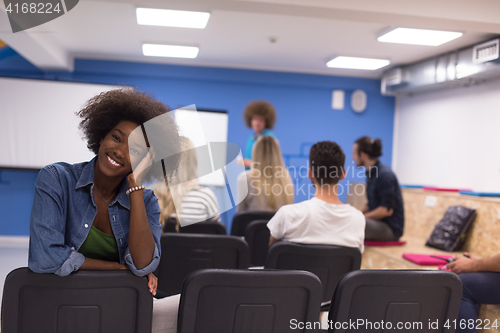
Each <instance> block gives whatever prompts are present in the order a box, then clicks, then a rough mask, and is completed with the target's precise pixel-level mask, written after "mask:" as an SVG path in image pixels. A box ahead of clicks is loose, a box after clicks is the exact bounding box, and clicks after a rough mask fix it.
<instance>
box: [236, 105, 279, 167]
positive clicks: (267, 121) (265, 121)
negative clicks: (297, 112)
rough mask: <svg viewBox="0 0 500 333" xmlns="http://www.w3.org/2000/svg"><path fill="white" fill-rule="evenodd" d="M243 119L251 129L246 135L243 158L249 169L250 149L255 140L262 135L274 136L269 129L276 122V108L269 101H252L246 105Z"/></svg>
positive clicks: (250, 162) (250, 160)
mask: <svg viewBox="0 0 500 333" xmlns="http://www.w3.org/2000/svg"><path fill="white" fill-rule="evenodd" d="M243 119H244V120H245V124H246V125H247V127H248V128H251V129H252V130H253V135H250V136H249V137H248V140H247V146H246V149H245V155H244V160H243V163H244V165H245V168H246V169H247V170H249V169H250V165H251V164H252V149H253V145H254V144H255V141H257V139H258V138H259V137H260V136H262V135H269V136H272V137H274V134H273V132H271V130H272V129H273V128H274V124H275V123H276V109H275V108H274V106H272V104H271V103H269V102H266V101H253V102H250V103H249V104H248V105H247V106H246V108H245V112H244V113H243Z"/></svg>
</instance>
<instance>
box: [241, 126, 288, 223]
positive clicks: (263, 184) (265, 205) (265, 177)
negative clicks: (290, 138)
mask: <svg viewBox="0 0 500 333" xmlns="http://www.w3.org/2000/svg"><path fill="white" fill-rule="evenodd" d="M245 175H246V177H245ZM244 182H247V187H248V195H247V196H246V197H245V198H244V199H243V196H244V195H245V194H246V193H245V192H246V191H245V190H244V189H245V185H244ZM238 196H239V197H238V199H239V201H241V202H240V204H239V205H238V209H237V211H238V213H241V212H248V211H250V212H251V211H269V212H276V211H277V210H278V209H279V208H280V207H282V206H284V205H288V204H291V203H293V197H294V188H293V182H292V179H291V178H290V174H289V173H288V170H287V169H286V167H285V164H284V163H283V158H282V157H281V149H280V146H279V144H278V141H277V140H276V139H275V138H273V137H271V136H269V135H262V136H261V137H259V139H258V140H257V141H256V142H255V145H254V147H253V149H252V164H251V166H250V170H248V171H246V172H245V173H242V174H241V175H240V176H239V177H238Z"/></svg>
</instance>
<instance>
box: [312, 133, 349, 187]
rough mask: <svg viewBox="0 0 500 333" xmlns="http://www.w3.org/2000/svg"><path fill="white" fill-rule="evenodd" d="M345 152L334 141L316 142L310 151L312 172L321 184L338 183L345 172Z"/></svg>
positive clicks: (331, 184)
mask: <svg viewBox="0 0 500 333" xmlns="http://www.w3.org/2000/svg"><path fill="white" fill-rule="evenodd" d="M344 163H345V154H344V152H343V151H342V148H340V146H339V145H338V144H337V143H335V142H332V141H321V142H317V143H315V144H314V145H313V146H312V147H311V150H310V152H309V166H310V169H311V174H312V176H313V177H314V179H315V180H316V182H317V184H318V185H319V186H323V185H326V184H328V185H330V186H333V185H336V184H338V182H339V180H340V179H341V178H342V177H343V174H344Z"/></svg>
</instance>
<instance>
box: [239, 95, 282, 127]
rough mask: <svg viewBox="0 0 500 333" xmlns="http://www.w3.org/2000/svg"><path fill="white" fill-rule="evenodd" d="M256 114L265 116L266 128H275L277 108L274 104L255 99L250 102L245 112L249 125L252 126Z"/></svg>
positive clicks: (245, 118) (244, 117) (246, 121)
mask: <svg viewBox="0 0 500 333" xmlns="http://www.w3.org/2000/svg"><path fill="white" fill-rule="evenodd" d="M254 116H259V117H263V118H264V119H265V120H266V128H267V129H273V128H274V124H275V123H276V109H275V108H274V106H273V105H272V104H271V103H269V102H266V101H253V102H250V103H249V104H248V105H247V106H246V108H245V112H244V113H243V119H244V120H245V123H246V125H247V127H249V128H250V127H252V118H253V117H254Z"/></svg>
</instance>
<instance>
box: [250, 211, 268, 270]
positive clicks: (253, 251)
mask: <svg viewBox="0 0 500 333" xmlns="http://www.w3.org/2000/svg"><path fill="white" fill-rule="evenodd" d="M267 222H269V221H268V220H257V221H253V222H252V223H250V224H249V225H248V227H247V229H246V231H245V240H246V241H247V243H248V249H249V250H250V265H252V266H264V264H265V263H266V257H267V250H268V248H269V236H270V232H269V229H268V228H267Z"/></svg>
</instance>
